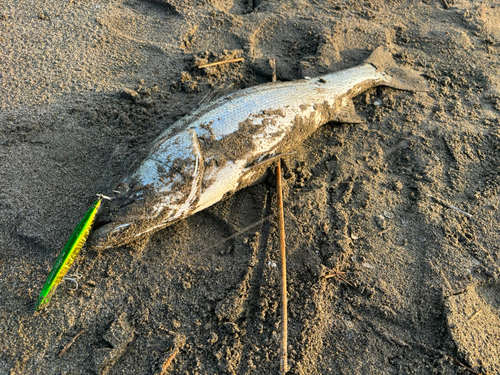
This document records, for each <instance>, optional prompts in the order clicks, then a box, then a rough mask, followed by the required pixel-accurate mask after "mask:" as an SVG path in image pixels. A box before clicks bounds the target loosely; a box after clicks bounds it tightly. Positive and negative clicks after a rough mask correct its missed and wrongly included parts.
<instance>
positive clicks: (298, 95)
mask: <svg viewBox="0 0 500 375" xmlns="http://www.w3.org/2000/svg"><path fill="white" fill-rule="evenodd" d="M375 86H389V87H393V88H397V89H402V90H410V91H426V90H427V84H426V82H425V80H424V79H423V78H422V77H421V76H420V75H419V74H417V73H415V72H413V71H410V70H408V69H404V68H402V67H399V66H397V65H396V63H395V61H394V60H393V58H392V55H391V53H390V52H389V51H388V50H387V49H386V48H384V47H379V48H377V49H376V50H375V51H373V53H372V54H371V56H370V57H369V58H368V59H367V60H366V61H365V63H364V64H362V65H359V66H356V67H354V68H350V69H346V70H342V71H339V72H336V73H331V74H327V75H324V76H321V77H318V78H314V79H307V80H298V81H292V82H284V83H270V84H264V85H259V86H255V87H250V88H247V89H244V90H241V91H239V92H236V93H233V94H230V95H226V96H224V97H222V98H220V99H218V100H216V101H213V102H211V103H209V104H206V105H203V106H201V107H200V108H198V109H197V110H195V111H194V112H193V113H191V114H189V115H188V116H186V117H184V118H182V119H181V120H179V121H177V122H176V123H174V124H173V125H172V126H170V127H169V128H167V129H166V130H165V131H164V132H163V133H162V134H161V135H160V136H159V137H158V138H157V139H156V140H155V141H154V142H153V144H152V146H151V149H150V152H149V154H148V156H147V157H146V159H145V160H144V161H142V163H141V164H140V165H139V167H138V168H137V170H136V171H135V172H134V173H133V174H132V175H130V176H128V177H126V178H124V179H123V180H122V181H121V182H120V183H119V184H118V186H117V187H116V189H115V191H114V194H115V195H114V200H113V201H112V202H111V203H109V204H108V206H107V207H106V208H105V209H104V210H103V213H102V214H100V215H99V218H98V221H97V228H98V229H97V230H96V231H95V232H94V233H93V235H92V237H91V241H90V243H91V245H92V246H93V247H95V248H97V249H105V248H110V247H116V246H121V245H124V244H126V243H128V242H130V241H132V240H134V239H136V238H137V237H139V236H143V235H145V234H147V233H152V232H154V231H157V230H158V229H160V228H163V227H166V226H168V225H171V224H172V223H175V222H177V221H179V220H182V219H184V218H186V217H188V216H190V215H192V214H194V213H196V212H198V211H201V210H203V209H205V208H207V207H209V206H211V205H213V204H214V203H217V202H218V201H220V200H221V199H223V198H224V197H226V196H228V195H230V194H232V193H234V192H235V191H237V190H239V189H242V188H244V187H246V186H248V185H250V184H252V183H254V182H256V181H257V180H258V179H259V178H260V177H261V176H262V175H263V174H264V172H265V170H266V168H267V167H268V166H269V164H270V163H271V162H272V161H273V160H275V159H276V157H278V156H279V155H282V154H285V153H288V152H290V151H292V150H293V149H294V148H295V147H296V146H297V145H298V144H299V143H301V142H302V141H304V140H305V139H306V138H307V137H309V136H310V135H311V134H312V133H314V131H315V130H316V129H317V128H318V127H319V126H321V125H323V124H325V123H327V122H330V121H338V122H359V121H360V119H359V117H358V116H357V115H356V112H355V110H354V104H353V101H352V98H354V97H355V96H357V95H359V94H360V93H362V92H363V91H365V90H367V89H369V88H372V87H375Z"/></svg>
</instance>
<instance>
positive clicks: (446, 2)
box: [441, 0, 450, 9]
mask: <svg viewBox="0 0 500 375" xmlns="http://www.w3.org/2000/svg"><path fill="white" fill-rule="evenodd" d="M441 4H443V8H444V9H450V4H448V1H446V0H441Z"/></svg>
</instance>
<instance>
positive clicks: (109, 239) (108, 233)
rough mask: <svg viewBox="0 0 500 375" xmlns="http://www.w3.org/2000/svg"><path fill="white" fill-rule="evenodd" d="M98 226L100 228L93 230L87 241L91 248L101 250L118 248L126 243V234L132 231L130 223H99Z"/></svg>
mask: <svg viewBox="0 0 500 375" xmlns="http://www.w3.org/2000/svg"><path fill="white" fill-rule="evenodd" d="M99 224H100V226H98V227H97V228H96V229H95V230H94V232H93V233H92V235H91V236H90V239H89V244H90V246H91V247H92V248H95V249H98V250H103V249H109V248H112V247H118V246H121V245H123V244H125V243H127V242H128V241H126V240H125V238H127V237H130V236H128V235H127V232H130V229H132V228H131V226H132V225H133V223H132V222H129V223H120V222H115V221H108V222H105V221H101V222H100V223H99Z"/></svg>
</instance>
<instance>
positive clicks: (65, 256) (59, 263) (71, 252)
mask: <svg viewBox="0 0 500 375" xmlns="http://www.w3.org/2000/svg"><path fill="white" fill-rule="evenodd" d="M100 206H101V198H99V199H98V200H97V201H95V202H94V204H93V205H92V207H90V209H89V210H88V211H87V213H86V214H85V216H84V217H83V219H82V220H81V221H80V222H79V223H78V225H77V227H76V228H75V230H74V231H73V233H72V234H71V237H70V238H69V240H68V242H66V245H65V246H64V249H62V251H61V254H59V257H58V258H57V260H56V264H54V267H52V271H50V274H49V277H48V278H47V281H45V285H44V286H43V289H42V292H41V293H40V297H38V301H37V303H36V311H38V310H40V309H42V308H44V307H45V306H46V305H47V304H48V303H49V301H50V298H51V297H52V294H54V292H55V290H56V288H57V286H58V285H59V283H60V282H61V280H62V278H63V277H64V275H66V272H68V270H69V268H70V267H71V265H72V264H73V261H74V260H75V258H76V256H77V255H78V253H79V252H80V250H81V248H82V247H83V245H84V244H85V241H87V237H88V236H89V233H90V229H91V228H92V224H93V223H94V219H95V217H96V215H97V211H99V207H100Z"/></svg>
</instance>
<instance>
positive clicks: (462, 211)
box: [427, 194, 473, 218]
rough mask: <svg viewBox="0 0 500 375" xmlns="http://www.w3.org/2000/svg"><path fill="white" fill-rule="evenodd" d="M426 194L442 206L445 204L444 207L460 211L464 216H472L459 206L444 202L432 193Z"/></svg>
mask: <svg viewBox="0 0 500 375" xmlns="http://www.w3.org/2000/svg"><path fill="white" fill-rule="evenodd" d="M427 196H429V197H431V198H434V199H435V200H436V202H438V203H441V204H442V205H443V206H446V207H448V208H451V209H452V210H455V211H458V212H460V213H461V214H462V215H465V216H467V217H470V218H472V217H473V216H472V215H471V214H470V213H468V212H465V211H464V210H461V209H460V208H458V207H455V206H452V205H451V204H448V203H446V202H443V201H442V200H441V199H438V198H436V197H435V196H434V195H430V194H427Z"/></svg>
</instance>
